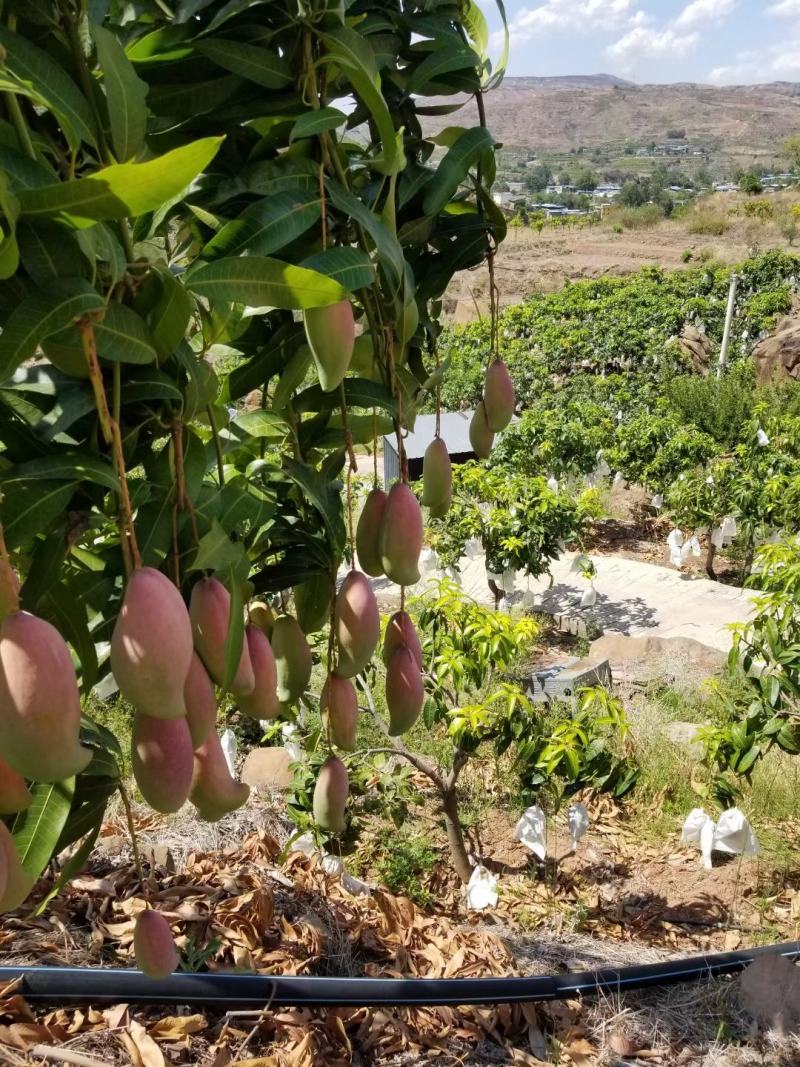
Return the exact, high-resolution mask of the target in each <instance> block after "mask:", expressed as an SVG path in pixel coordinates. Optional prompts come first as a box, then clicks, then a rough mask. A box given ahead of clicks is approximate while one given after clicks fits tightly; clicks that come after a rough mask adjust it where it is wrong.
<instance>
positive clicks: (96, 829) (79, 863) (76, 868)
mask: <svg viewBox="0 0 800 1067" xmlns="http://www.w3.org/2000/svg"><path fill="white" fill-rule="evenodd" d="M105 810H106V802H105V801H103V802H102V803H99V804H97V805H96V806H95V809H94V813H93V814H94V822H93V825H92V828H91V829H90V830H89V832H88V833H87V835H86V837H85V838H84V840H83V844H82V845H81V846H80V848H78V849H76V850H75V851H74V852H73V853H72V855H71V856H70V858H69V859H68V860H67V862H66V863H65V864H64V866H63V867H62V868H61V871H60V873H59V876H58V880H57V881H56V883H55V885H54V886H53V888H52V889H51V890H50V892H49V893H48V894H47V896H46V897H45V898H44V900H43V901H42V902H41V903H40V904H39V906H38V908H37V909H36V911H35V912H34V915H43V914H44V912H45V911H46V910H47V905H48V904H49V903H50V901H51V900H53V898H54V897H57V896H58V894H59V893H60V892H61V890H62V889H63V888H64V886H65V885H67V883H68V882H71V881H72V879H73V878H77V876H78V875H79V874H80V873H81V871H82V870H83V868H84V867H85V866H86V864H87V862H88V860H89V857H90V856H91V854H92V851H93V849H94V846H95V844H96V842H97V838H98V837H99V836H100V827H101V826H102V825H103V815H104V814H105Z"/></svg>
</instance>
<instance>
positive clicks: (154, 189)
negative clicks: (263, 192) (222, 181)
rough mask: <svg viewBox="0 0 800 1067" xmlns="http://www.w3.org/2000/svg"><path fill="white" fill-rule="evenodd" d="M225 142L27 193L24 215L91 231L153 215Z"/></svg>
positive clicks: (202, 143)
mask: <svg viewBox="0 0 800 1067" xmlns="http://www.w3.org/2000/svg"><path fill="white" fill-rule="evenodd" d="M222 140H223V138H222V137H204V138H202V139H201V140H199V141H193V142H192V143H191V144H187V145H182V146H181V147H180V148H174V149H173V150H172V151H171V152H165V153H164V155H163V156H157V157H156V158H155V159H150V160H148V161H147V162H146V163H115V164H113V165H112V166H110V167H104V168H103V169H102V170H98V171H96V172H95V174H93V175H92V177H91V178H77V179H75V180H74V181H67V182H58V183H57V184H55V185H47V186H44V187H40V188H38V189H23V190H22V191H21V192H20V194H19V197H20V207H21V210H22V214H23V215H52V216H55V217H57V218H61V219H63V220H64V221H65V222H69V223H70V224H71V225H73V226H77V227H79V228H80V227H85V226H92V225H93V224H94V223H95V222H98V221H102V220H104V219H120V218H124V217H126V216H128V215H133V216H135V215H143V214H145V213H146V212H148V211H154V210H155V209H156V208H157V207H159V206H160V205H161V204H162V203H163V202H164V201H165V200H169V199H170V198H171V197H173V196H177V195H178V194H179V193H181V192H183V190H184V189H185V188H186V187H187V186H188V185H189V184H190V183H191V182H192V181H193V180H194V179H195V178H196V177H197V175H198V174H200V173H201V172H202V171H203V170H204V169H205V168H206V166H207V165H208V164H209V163H210V162H211V160H212V159H213V158H214V156H215V155H216V154H217V152H218V150H219V147H220V145H221V144H222Z"/></svg>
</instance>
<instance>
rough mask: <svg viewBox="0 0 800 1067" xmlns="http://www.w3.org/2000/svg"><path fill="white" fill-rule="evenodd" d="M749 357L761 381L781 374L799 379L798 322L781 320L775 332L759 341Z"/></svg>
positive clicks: (795, 320)
mask: <svg viewBox="0 0 800 1067" xmlns="http://www.w3.org/2000/svg"><path fill="white" fill-rule="evenodd" d="M750 355H751V358H752V360H753V363H754V364H755V367H756V373H757V374H758V377H759V378H760V379H761V381H769V380H770V379H771V378H773V377H774V376H775V375H776V374H781V373H783V374H786V375H788V376H789V377H790V378H795V379H800V320H798V319H792V318H785V319H781V321H780V322H779V323H778V325H777V327H776V329H775V332H774V333H773V334H771V335H770V336H769V337H765V338H764V340H763V341H759V342H758V343H757V344H756V345H755V346H754V347H753V350H752V352H751V353H750Z"/></svg>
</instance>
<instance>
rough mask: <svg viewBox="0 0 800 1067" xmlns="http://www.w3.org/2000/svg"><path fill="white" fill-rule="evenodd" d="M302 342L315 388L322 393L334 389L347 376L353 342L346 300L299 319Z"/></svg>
mask: <svg viewBox="0 0 800 1067" xmlns="http://www.w3.org/2000/svg"><path fill="white" fill-rule="evenodd" d="M303 321H304V322H305V327H306V339H307V340H308V347H309V348H310V349H311V354H312V356H313V357H314V364H315V366H316V368H317V376H318V378H319V384H320V385H321V386H322V388H323V390H324V392H326V393H330V392H331V391H332V390H333V389H336V388H337V387H338V385H339V383H340V382H341V380H342V378H344V376H345V374H347V369H348V367H349V366H350V360H351V359H352V358H353V346H354V344H355V341H356V322H355V318H354V316H353V305H352V304H351V303H350V301H349V300H340V301H339V302H338V303H337V304H327V305H326V306H325V307H317V308H307V309H306V311H305V312H304V315H303Z"/></svg>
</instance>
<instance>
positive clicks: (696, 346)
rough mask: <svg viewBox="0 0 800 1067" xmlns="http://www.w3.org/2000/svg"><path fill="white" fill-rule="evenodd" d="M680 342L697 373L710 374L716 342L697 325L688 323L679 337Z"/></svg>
mask: <svg viewBox="0 0 800 1067" xmlns="http://www.w3.org/2000/svg"><path fill="white" fill-rule="evenodd" d="M678 344H679V345H680V346H681V349H682V351H683V353H684V355H685V356H686V358H687V359H688V360H689V362H690V363H691V365H692V368H693V369H694V371H695V373H696V374H708V368H709V365H710V363H711V353H712V351H713V349H714V342H713V341H712V340H711V338H710V337H708V335H707V334H704V333H701V332H700V330H698V329H697V327H696V326H692V325H691V323H688V322H687V323H686V325H685V326H684V327H683V329H682V330H681V332H680V336H679V337H678Z"/></svg>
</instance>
